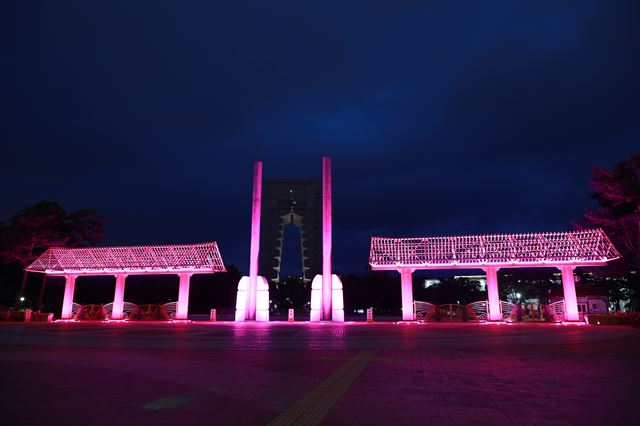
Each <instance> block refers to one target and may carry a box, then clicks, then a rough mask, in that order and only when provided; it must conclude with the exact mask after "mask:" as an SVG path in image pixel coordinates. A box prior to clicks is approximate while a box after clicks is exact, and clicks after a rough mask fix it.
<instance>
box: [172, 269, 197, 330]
mask: <svg viewBox="0 0 640 426" xmlns="http://www.w3.org/2000/svg"><path fill="white" fill-rule="evenodd" d="M191 275H193V274H192V273H190V272H182V273H180V274H178V276H179V277H180V289H179V290H178V307H177V309H176V319H179V320H186V319H187V315H188V314H189V281H190V279H191Z"/></svg>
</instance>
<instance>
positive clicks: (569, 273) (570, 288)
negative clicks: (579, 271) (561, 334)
mask: <svg viewBox="0 0 640 426" xmlns="http://www.w3.org/2000/svg"><path fill="white" fill-rule="evenodd" d="M558 269H560V272H562V291H563V293H564V312H565V317H564V319H565V321H580V314H579V313H578V298H577V297H576V282H575V278H574V277H573V270H574V269H575V266H572V265H567V266H558Z"/></svg>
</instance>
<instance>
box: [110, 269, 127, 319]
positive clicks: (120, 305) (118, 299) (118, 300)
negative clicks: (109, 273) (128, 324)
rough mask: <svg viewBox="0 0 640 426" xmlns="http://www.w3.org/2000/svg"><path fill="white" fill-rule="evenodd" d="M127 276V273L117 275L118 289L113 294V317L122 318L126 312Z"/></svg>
mask: <svg viewBox="0 0 640 426" xmlns="http://www.w3.org/2000/svg"><path fill="white" fill-rule="evenodd" d="M126 279H127V276H126V275H125V274H117V275H116V289H115V293H114V296H113V307H112V311H111V319H114V320H121V319H122V317H123V314H124V285H125V280H126Z"/></svg>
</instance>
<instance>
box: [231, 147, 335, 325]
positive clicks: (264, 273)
mask: <svg viewBox="0 0 640 426" xmlns="http://www.w3.org/2000/svg"><path fill="white" fill-rule="evenodd" d="M252 200H253V201H252V210H251V211H252V213H251V252H250V255H251V256H250V265H249V276H248V277H242V279H241V280H240V282H239V283H238V296H237V298H236V321H247V320H248V321H251V320H255V321H269V284H273V283H277V282H279V280H280V270H281V265H282V245H283V240H284V228H285V227H286V226H287V225H289V224H293V225H294V226H297V227H298V228H300V246H301V249H302V272H303V280H304V282H309V281H311V313H310V315H311V318H310V319H311V321H337V322H342V321H344V304H343V298H342V282H341V281H340V278H338V276H337V275H335V274H332V273H331V249H332V227H331V213H332V206H331V159H330V158H329V157H323V158H322V181H317V180H267V181H265V182H264V197H263V181H262V162H261V161H258V162H256V163H255V165H254V175H253V199H252ZM311 277H313V279H312V278H311Z"/></svg>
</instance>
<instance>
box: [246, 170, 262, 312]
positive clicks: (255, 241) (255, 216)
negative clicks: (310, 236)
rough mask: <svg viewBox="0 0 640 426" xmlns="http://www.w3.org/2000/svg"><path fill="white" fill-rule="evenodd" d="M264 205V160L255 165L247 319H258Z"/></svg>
mask: <svg viewBox="0 0 640 426" xmlns="http://www.w3.org/2000/svg"><path fill="white" fill-rule="evenodd" d="M261 207H262V161H256V162H255V164H254V165H253V198H252V203H251V254H250V256H251V257H250V258H249V288H248V289H247V295H246V297H247V303H246V305H245V311H246V315H245V319H247V320H255V319H256V299H257V296H258V255H259V254H260V209H261Z"/></svg>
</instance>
